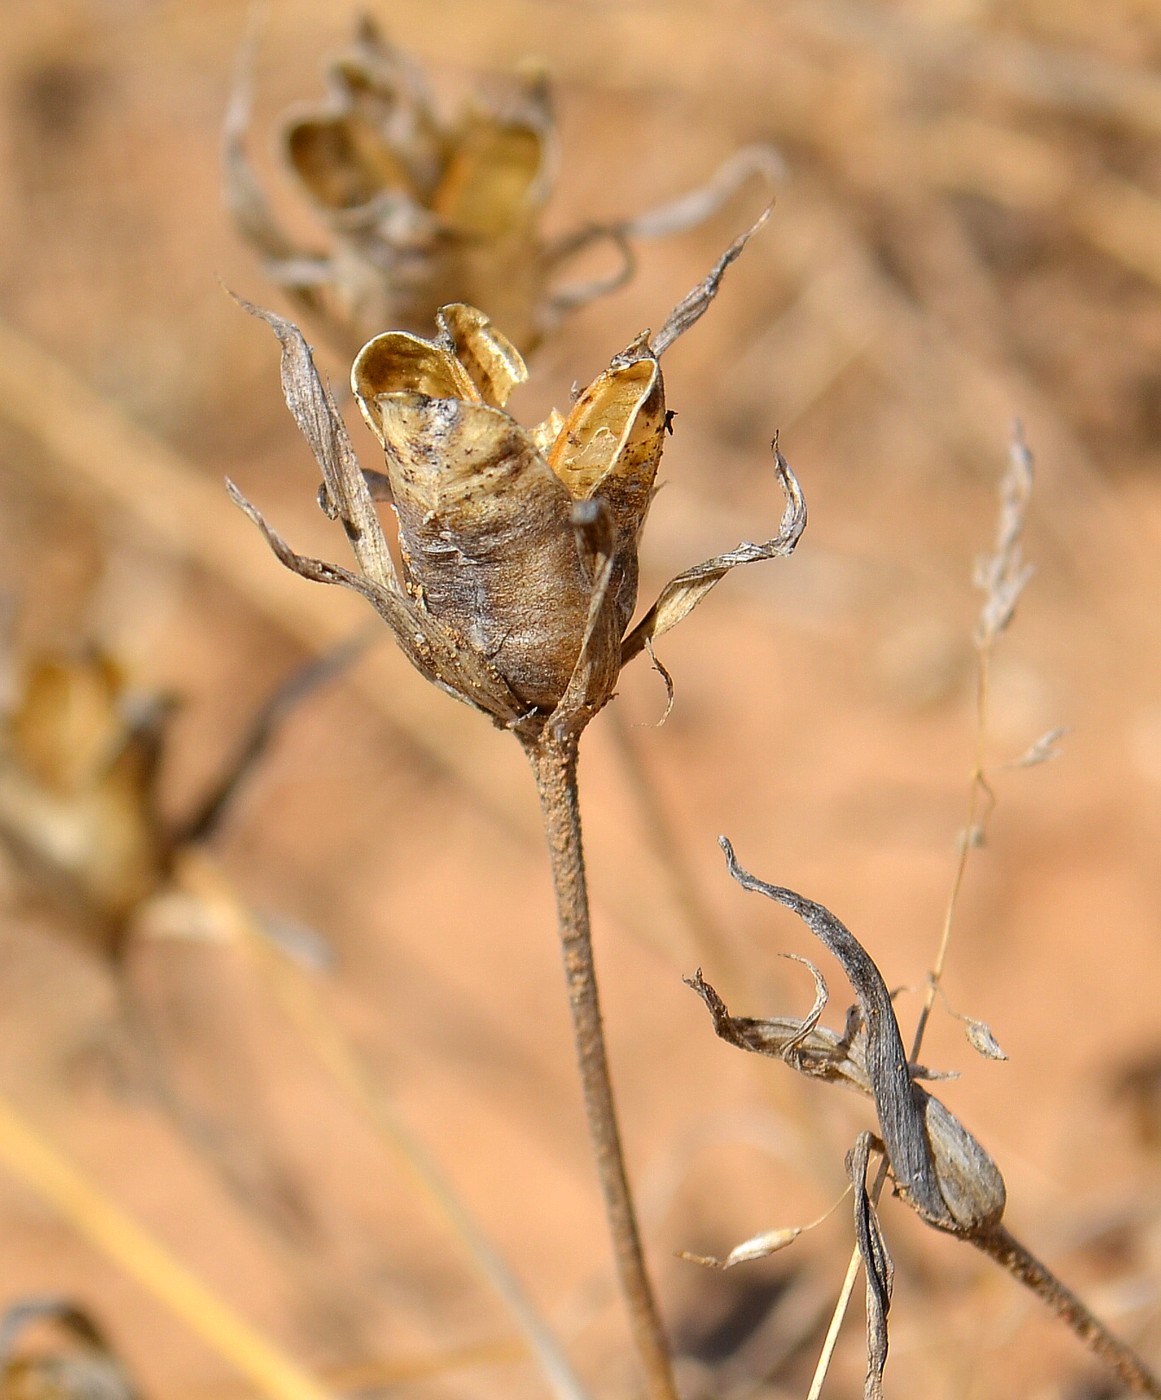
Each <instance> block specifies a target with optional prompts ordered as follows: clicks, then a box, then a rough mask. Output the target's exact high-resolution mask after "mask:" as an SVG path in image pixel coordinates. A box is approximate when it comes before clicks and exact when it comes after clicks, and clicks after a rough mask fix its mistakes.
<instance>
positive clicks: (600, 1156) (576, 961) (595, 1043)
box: [525, 729, 677, 1400]
mask: <svg viewBox="0 0 1161 1400" xmlns="http://www.w3.org/2000/svg"><path fill="white" fill-rule="evenodd" d="M577 743H578V736H576V735H568V736H563V737H558V736H556V735H554V734H552V732H551V730H550V729H546V730H545V731H544V733H543V734H542V735H541V736H540V738H539V739H537V740H530V741H528V742H527V743H526V745H525V749H526V752H527V754H528V757H529V759H530V761H531V763H532V770H533V773H534V775H535V777H536V788H537V792H538V794H539V797H540V808H541V813H542V815H543V817H544V832H545V837H546V838H547V841H548V857H549V861H550V863H551V865H552V882H553V886H554V888H555V891H556V913H557V923H558V926H559V932H560V943H561V953H562V955H563V958H564V974H565V981H566V983H567V986H568V1003H569V1008H570V1010H571V1012H572V1026H573V1037H574V1039H575V1042H576V1055H577V1063H578V1066H579V1068H580V1077H581V1087H582V1089H583V1091H584V1100H585V1112H586V1115H587V1117H588V1124H589V1137H590V1139H591V1141H592V1145H593V1152H594V1154H595V1155H596V1159H597V1172H598V1174H599V1176H600V1181H601V1190H602V1193H603V1195H604V1198H605V1214H606V1217H607V1219H608V1222H609V1232H610V1234H611V1236H612V1244H613V1256H614V1259H615V1261H616V1266H617V1277H618V1280H619V1282H620V1285H621V1293H622V1296H623V1297H624V1301H625V1306H626V1309H627V1311H628V1314H629V1325H630V1328H631V1330H632V1334H633V1341H634V1343H635V1345H636V1348H637V1354H638V1358H639V1360H640V1362H641V1368H642V1370H643V1372H644V1375H645V1382H646V1389H647V1394H648V1396H649V1400H677V1392H676V1389H675V1387H674V1383H673V1370H672V1367H671V1364H670V1359H669V1347H668V1344H667V1342H666V1340H665V1335H664V1333H663V1331H662V1328H661V1319H660V1316H659V1314H658V1311H657V1304H656V1301H655V1300H654V1297H653V1289H652V1286H651V1284H650V1282H649V1276H648V1274H647V1272H646V1269H645V1258H644V1255H643V1253H642V1250H641V1236H640V1231H639V1229H638V1226H637V1213H636V1210H635V1209H634V1206H633V1197H632V1193H631V1192H630V1189H629V1179H628V1176H627V1174H626V1171H625V1159H624V1155H623V1153H622V1150H621V1133H620V1129H619V1127H618V1126H617V1114H616V1109H615V1107H614V1104H613V1086H612V1084H611V1082H610V1080H609V1066H608V1059H607V1056H606V1053H605V1037H604V1032H603V1030H602V1027H601V1008H600V1003H599V1001H598V998H597V978H596V968H595V966H594V964H593V947H592V935H591V932H590V927H589V897H588V887H587V884H586V881H585V861H584V848H583V846H582V844H581V825H580V805H579V801H578V794H577V777H576V771H577Z"/></svg>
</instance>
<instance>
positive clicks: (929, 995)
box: [911, 642, 995, 1061]
mask: <svg viewBox="0 0 1161 1400" xmlns="http://www.w3.org/2000/svg"><path fill="white" fill-rule="evenodd" d="M978 655H979V668H978V671H977V673H976V743H975V757H974V760H973V763H972V773H971V780H970V783H969V787H968V804H967V816H966V818H965V820H964V826H963V835H962V839H961V840H960V843H959V857H958V859H957V860H956V866H955V875H954V877H953V878H952V882H951V893H950V894H949V895H948V900H947V909H946V911H945V912H944V916H943V929H942V932H941V933H940V938H939V950H938V952H937V953H936V955H935V962H934V963H933V964H932V967H931V970H930V972H929V973H928V974H927V988H926V991H925V993H924V997H923V1005H922V1007H921V1008H920V1011H919V1020H918V1022H917V1023H916V1026H915V1038H914V1040H913V1041H912V1042H911V1059H912V1061H915V1060H917V1059H918V1058H919V1052H920V1050H921V1049H922V1047H923V1037H924V1035H925V1034H926V1032H927V1022H928V1019H929V1018H930V1016H931V1009H932V1007H933V1006H934V1005H935V999H936V997H937V996H938V995H939V986H940V983H941V982H942V980H943V972H944V968H945V966H946V965H947V953H948V949H949V947H950V946H951V930H952V924H953V922H954V920H955V909H956V905H957V904H958V903H959V895H960V890H961V889H962V888H963V877H964V873H965V871H966V870H967V862H968V854H969V852H970V851H971V849H972V847H973V846H974V845H976V844H977V832H979V831H980V830H981V828H982V824H983V822H984V821H985V820H986V818H987V814H988V813H989V812H990V811H991V809H992V806H993V805H994V803H995V795H994V794H993V792H992V789H991V786H990V785H989V783H988V780H987V777H986V775H985V773H984V750H985V747H986V745H987V736H988V682H989V678H990V673H991V659H992V648H991V644H990V642H987V643H984V644H983V645H981V646H980V648H979V652H978Z"/></svg>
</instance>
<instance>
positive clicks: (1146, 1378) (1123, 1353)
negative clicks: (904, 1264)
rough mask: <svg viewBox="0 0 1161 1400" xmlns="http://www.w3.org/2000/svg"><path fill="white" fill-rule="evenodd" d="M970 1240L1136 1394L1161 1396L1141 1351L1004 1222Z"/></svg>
mask: <svg viewBox="0 0 1161 1400" xmlns="http://www.w3.org/2000/svg"><path fill="white" fill-rule="evenodd" d="M967 1239H968V1241H969V1243H971V1244H974V1245H975V1247H976V1248H977V1249H982V1250H983V1251H984V1253H985V1254H990V1255H991V1257H992V1258H993V1259H994V1260H995V1261H996V1263H997V1264H999V1265H1000V1266H1001V1267H1002V1268H1004V1269H1007V1271H1008V1272H1009V1273H1010V1274H1011V1275H1012V1277H1013V1278H1016V1279H1019V1281H1020V1282H1021V1283H1022V1284H1024V1285H1025V1286H1026V1287H1028V1288H1030V1289H1031V1290H1032V1292H1033V1293H1035V1294H1036V1296H1037V1297H1038V1298H1040V1299H1042V1300H1043V1301H1044V1302H1045V1303H1047V1304H1048V1306H1049V1307H1050V1308H1051V1309H1052V1311H1053V1312H1054V1313H1055V1314H1056V1316H1057V1317H1058V1318H1060V1320H1061V1321H1062V1322H1063V1323H1064V1324H1065V1325H1066V1326H1067V1327H1069V1328H1071V1329H1072V1331H1073V1332H1074V1333H1075V1334H1076V1336H1077V1337H1079V1338H1080V1340H1081V1341H1082V1342H1083V1343H1084V1344H1085V1346H1086V1347H1088V1349H1089V1351H1091V1352H1092V1353H1093V1354H1094V1355H1096V1356H1099V1357H1100V1358H1101V1360H1102V1361H1104V1362H1106V1363H1107V1364H1108V1365H1109V1366H1111V1367H1112V1368H1113V1370H1114V1371H1116V1373H1117V1375H1118V1376H1120V1378H1121V1379H1122V1380H1123V1381H1124V1382H1125V1384H1126V1385H1127V1386H1128V1388H1129V1389H1130V1390H1131V1391H1132V1392H1133V1394H1134V1395H1153V1396H1158V1397H1161V1380H1159V1379H1158V1378H1157V1376H1155V1375H1154V1374H1153V1372H1152V1371H1150V1370H1149V1368H1148V1367H1147V1366H1146V1365H1145V1363H1144V1362H1143V1361H1142V1360H1141V1358H1140V1357H1139V1356H1138V1355H1137V1353H1136V1352H1135V1351H1134V1350H1133V1349H1132V1347H1130V1346H1128V1345H1127V1344H1126V1343H1125V1342H1122V1341H1121V1340H1120V1339H1119V1338H1118V1337H1116V1336H1114V1335H1113V1333H1112V1332H1110V1331H1109V1329H1108V1328H1107V1327H1106V1326H1105V1325H1104V1323H1103V1322H1102V1321H1101V1320H1100V1318H1099V1317H1096V1316H1094V1315H1093V1314H1092V1313H1091V1312H1089V1310H1088V1309H1087V1308H1086V1307H1085V1305H1084V1304H1083V1303H1082V1302H1081V1301H1080V1299H1079V1298H1078V1297H1077V1296H1076V1294H1075V1293H1073V1292H1071V1291H1070V1290H1069V1289H1067V1288H1066V1287H1065V1286H1064V1284H1063V1283H1061V1281H1060V1280H1059V1279H1058V1278H1057V1277H1056V1275H1055V1274H1054V1273H1053V1272H1052V1271H1051V1269H1049V1268H1047V1267H1046V1266H1045V1265H1044V1264H1042V1263H1041V1262H1040V1260H1039V1259H1037V1258H1036V1256H1035V1255H1034V1254H1032V1253H1030V1252H1029V1251H1028V1250H1027V1249H1026V1248H1025V1247H1024V1246H1023V1245H1022V1244H1021V1243H1020V1241H1019V1240H1017V1239H1015V1238H1014V1237H1013V1236H1012V1235H1010V1234H1009V1233H1008V1232H1007V1230H1005V1229H1004V1227H1003V1226H1002V1225H996V1226H994V1227H993V1228H992V1229H990V1230H988V1231H987V1232H985V1233H984V1234H981V1235H968V1236H967Z"/></svg>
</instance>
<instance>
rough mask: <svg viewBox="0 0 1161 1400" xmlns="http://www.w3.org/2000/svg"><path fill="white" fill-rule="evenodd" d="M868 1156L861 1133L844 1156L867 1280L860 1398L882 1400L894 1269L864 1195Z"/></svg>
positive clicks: (868, 1142)
mask: <svg viewBox="0 0 1161 1400" xmlns="http://www.w3.org/2000/svg"><path fill="white" fill-rule="evenodd" d="M870 1152H871V1135H870V1133H860V1134H859V1136H858V1138H857V1139H856V1141H855V1145H854V1147H853V1148H852V1149H851V1151H850V1153H849V1154H848V1155H847V1175H848V1176H849V1177H850V1179H851V1185H852V1186H853V1187H854V1200H855V1241H856V1244H857V1246H858V1250H859V1256H860V1258H861V1259H862V1261H863V1271H864V1273H865V1274H866V1279H867V1377H866V1381H865V1382H864V1386H863V1396H864V1400H882V1396H883V1370H884V1368H885V1367H886V1365H887V1348H888V1344H889V1337H888V1333H887V1316H888V1314H889V1313H890V1311H891V1291H892V1289H893V1287H894V1284H895V1265H894V1264H893V1263H892V1261H891V1255H890V1253H889V1252H888V1250H887V1242H886V1240H885V1239H884V1238H883V1230H882V1227H881V1226H880V1224H879V1216H878V1212H877V1211H876V1210H875V1203H874V1202H873V1201H872V1200H871V1197H870V1193H869V1192H868V1191H867V1166H868V1163H869V1161H870Z"/></svg>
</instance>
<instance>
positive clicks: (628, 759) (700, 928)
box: [603, 705, 738, 987]
mask: <svg viewBox="0 0 1161 1400" xmlns="http://www.w3.org/2000/svg"><path fill="white" fill-rule="evenodd" d="M603 722H604V723H605V725H606V726H607V728H608V731H609V733H610V734H611V736H612V739H613V745H614V747H615V748H616V750H617V755H618V757H619V758H620V760H621V771H622V773H623V774H624V776H625V778H626V780H627V782H628V785H629V788H630V790H631V792H632V795H633V798H634V800H635V802H636V804H637V809H638V811H639V812H640V814H641V818H642V822H643V824H644V827H645V835H646V838H647V839H648V841H649V843H650V845H651V846H652V847H653V850H654V853H655V855H656V856H657V859H658V862H659V864H660V866H661V870H662V873H663V875H664V877H665V880H666V883H667V884H668V885H669V888H670V891H671V893H672V896H673V901H674V903H675V904H676V905H677V907H678V909H679V910H680V911H681V913H682V914H683V915H684V917H685V922H686V925H687V927H688V929H689V931H690V933H692V935H693V939H694V943H695V945H696V947H697V950H698V960H699V961H700V962H703V963H705V965H706V966H707V967H709V966H712V967H714V968H719V969H724V971H723V972H722V973H721V974H719V975H720V980H721V982H722V983H723V984H724V985H725V986H727V987H728V986H729V985H730V983H731V981H733V980H734V979H735V978H736V977H737V975H738V968H737V959H736V958H735V957H734V955H733V953H732V951H731V949H730V946H729V942H728V940H727V939H726V938H725V937H724V936H723V933H722V930H721V928H720V926H719V924H718V921H717V920H716V919H715V917H714V915H713V913H712V912H711V910H710V908H709V906H708V905H707V904H706V901H705V900H704V899H703V898H702V895H701V891H700V890H699V889H698V887H697V882H696V880H695V879H694V878H693V876H692V875H691V874H690V871H689V866H688V863H687V862H686V861H685V860H684V859H683V858H682V855H681V851H680V847H679V842H678V840H677V833H676V831H675V828H674V825H673V822H672V821H671V819H670V816H669V812H668V811H667V809H666V806H665V803H664V802H663V801H662V800H661V799H660V797H659V796H658V794H657V787H656V784H655V783H654V781H653V779H652V777H651V776H650V774H649V772H648V771H647V769H646V767H645V763H644V761H643V760H642V757H641V752H640V749H639V747H638V745H637V744H636V742H635V741H634V738H633V734H632V732H631V730H630V727H629V723H628V721H627V720H626V719H625V717H624V714H623V713H622V711H621V708H620V707H619V706H617V705H610V706H609V708H608V710H607V711H606V713H605V716H604V721H603Z"/></svg>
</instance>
